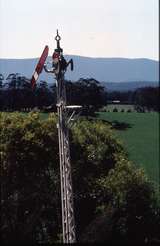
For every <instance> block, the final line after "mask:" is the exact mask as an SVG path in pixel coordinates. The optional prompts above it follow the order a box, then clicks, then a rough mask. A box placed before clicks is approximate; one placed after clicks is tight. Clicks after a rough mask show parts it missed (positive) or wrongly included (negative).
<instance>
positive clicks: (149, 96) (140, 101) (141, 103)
mask: <svg viewBox="0 0 160 246" xmlns="http://www.w3.org/2000/svg"><path fill="white" fill-rule="evenodd" d="M159 105H160V104H159V87H145V88H139V89H137V90H136V92H135V107H136V108H137V110H139V111H145V110H148V111H150V110H154V111H159V110H160V108H159Z"/></svg>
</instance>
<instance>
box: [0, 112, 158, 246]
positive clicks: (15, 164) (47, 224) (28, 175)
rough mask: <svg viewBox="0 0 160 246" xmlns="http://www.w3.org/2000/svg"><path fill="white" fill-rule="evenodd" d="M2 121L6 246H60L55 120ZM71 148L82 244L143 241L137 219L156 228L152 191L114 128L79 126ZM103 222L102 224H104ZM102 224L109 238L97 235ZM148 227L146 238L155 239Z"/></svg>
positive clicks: (16, 117) (15, 117)
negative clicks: (45, 245) (21, 245)
mask: <svg viewBox="0 0 160 246" xmlns="http://www.w3.org/2000/svg"><path fill="white" fill-rule="evenodd" d="M0 117H1V121H0V138H1V142H0V153H1V213H2V218H1V225H2V226H1V235H2V239H3V242H5V243H12V244H14V243H15V244H16V243H26V242H29V243H36V242H38V243H49V242H56V241H58V240H59V235H61V230H62V228H61V203H60V199H61V196H60V179H59V154H58V136H57V127H56V123H57V118H56V115H55V114H50V116H49V117H48V118H46V119H41V115H40V114H38V113H35V112H32V113H29V114H19V113H8V114H7V113H1V114H0ZM70 147H71V163H72V174H73V175H72V176H73V189H74V204H75V217H76V225H77V238H78V241H82V239H84V237H82V235H84V234H85V237H86V238H87V239H86V240H87V241H88V242H89V241H92V239H94V241H96V240H98V241H99V240H100V239H101V240H103V241H107V242H108V241H109V240H110V239H112V240H113V239H114V236H113V237H111V235H112V234H114V235H117V238H120V236H121V237H122V235H125V238H126V237H128V238H132V234H133V233H132V232H133V230H135V231H136V232H137V233H139V230H140V229H141V228H142V226H141V227H140V226H137V219H136V218H137V216H138V218H140V220H138V221H140V222H144V217H145V216H146V218H147V222H145V223H148V221H149V216H150V221H151V222H152V227H156V225H157V223H159V222H157V221H156V222H155V219H154V213H153V211H154V209H153V204H154V201H153V200H154V199H153V190H152V188H151V186H150V183H149V181H148V180H147V178H146V177H145V175H144V173H143V172H142V171H141V170H139V169H136V168H135V167H133V166H132V165H131V163H130V162H128V160H127V155H126V153H125V151H124V149H123V147H122V145H121V144H120V142H119V141H118V140H117V139H116V138H115V137H114V135H113V132H112V130H111V129H110V126H109V125H107V124H104V123H102V122H100V121H95V122H93V121H87V120H79V121H77V122H76V124H75V125H74V126H73V128H72V130H71V131H70ZM150 208H152V209H150ZM98 211H99V212H98ZM99 213H101V215H99ZM97 216H101V218H100V219H99V220H98V221H99V223H98V224H97ZM106 216H107V218H108V219H107V220H106ZM141 218H142V219H141ZM101 221H102V222H103V225H104V226H103V228H104V230H103V231H104V234H103V236H102V235H100V234H99V228H98V227H96V225H97V226H99V225H100V224H101ZM132 221H133V222H134V223H131V222H132ZM122 222H123V223H122ZM95 223H96V224H95ZM138 225H142V223H140V224H138ZM93 226H94V228H95V229H96V234H95V235H94V237H93V235H92V233H91V231H92V230H91V228H93ZM147 226H148V227H147ZM147 226H145V228H147V229H145V230H144V233H143V235H144V236H146V230H149V229H150V231H151V227H149V225H148V224H147ZM88 228H89V229H88ZM137 228H138V231H137ZM87 231H88V232H87ZM88 235H90V237H89V236H88ZM91 235H92V236H91ZM104 235H108V236H105V237H104ZM119 235H120V236H119ZM138 235H139V234H138ZM149 236H150V234H149ZM99 238H100V239H99ZM109 238H110V239H109ZM84 241H85V240H84Z"/></svg>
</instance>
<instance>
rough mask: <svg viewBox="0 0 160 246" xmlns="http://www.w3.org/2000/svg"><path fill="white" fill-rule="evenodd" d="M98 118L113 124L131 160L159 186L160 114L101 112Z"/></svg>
mask: <svg viewBox="0 0 160 246" xmlns="http://www.w3.org/2000/svg"><path fill="white" fill-rule="evenodd" d="M97 117H98V118H99V119H102V120H105V121H107V122H109V123H111V124H112V126H113V128H114V129H115V133H116V135H117V136H118V138H119V139H120V140H121V142H122V144H123V145H124V146H125V148H126V150H127V152H128V156H129V159H130V160H131V161H132V162H133V163H135V164H136V165H139V166H141V167H143V168H144V169H145V170H146V172H147V174H148V175H149V177H150V178H151V180H152V181H154V182H156V184H159V182H160V177H159V174H160V167H159V161H160V160H159V114H158V113H154V112H152V113H136V112H132V113H125V112H123V113H122V112H100V113H98V114H97Z"/></svg>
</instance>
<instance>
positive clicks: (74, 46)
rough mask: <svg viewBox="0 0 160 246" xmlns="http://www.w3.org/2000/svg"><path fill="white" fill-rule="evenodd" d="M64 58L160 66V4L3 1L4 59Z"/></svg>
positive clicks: (145, 0)
mask: <svg viewBox="0 0 160 246" xmlns="http://www.w3.org/2000/svg"><path fill="white" fill-rule="evenodd" d="M56 29H59V32H60V35H61V37H62V42H61V44H62V47H63V49H64V54H72V55H82V56H91V57H126V58H127V57H128V58H139V57H143V58H151V59H156V60H158V0H0V58H32V57H39V56H40V54H41V52H42V50H43V47H44V46H45V45H46V44H48V45H49V48H50V55H51V54H52V52H53V49H54V48H55V41H54V37H55V34H56Z"/></svg>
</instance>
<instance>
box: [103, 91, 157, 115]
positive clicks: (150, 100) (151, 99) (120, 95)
mask: <svg viewBox="0 0 160 246" xmlns="http://www.w3.org/2000/svg"><path fill="white" fill-rule="evenodd" d="M159 93H160V89H159V87H144V88H138V89H136V90H135V91H127V92H124V91H123V92H121V91H112V92H108V93H107V102H108V103H111V102H113V101H115V100H119V101H120V103H123V104H133V105H135V109H136V111H138V112H145V111H146V110H147V111H151V110H152V111H160V102H159Z"/></svg>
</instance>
